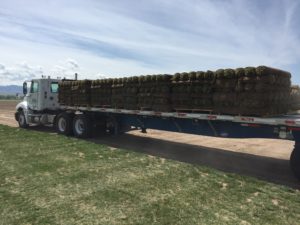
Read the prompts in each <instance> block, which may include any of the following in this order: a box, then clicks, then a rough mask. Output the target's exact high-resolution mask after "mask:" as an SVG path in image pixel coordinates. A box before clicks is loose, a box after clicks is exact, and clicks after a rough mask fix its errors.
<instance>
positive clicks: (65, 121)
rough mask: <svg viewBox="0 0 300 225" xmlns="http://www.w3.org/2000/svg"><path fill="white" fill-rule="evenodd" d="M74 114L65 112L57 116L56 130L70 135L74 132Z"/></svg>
mask: <svg viewBox="0 0 300 225" xmlns="http://www.w3.org/2000/svg"><path fill="white" fill-rule="evenodd" d="M73 117H74V114H72V113H66V112H63V113H61V114H59V115H58V116H57V118H56V123H55V126H56V131H57V133H59V134H64V135H67V136H70V135H72V134H73V130H72V121H73Z"/></svg>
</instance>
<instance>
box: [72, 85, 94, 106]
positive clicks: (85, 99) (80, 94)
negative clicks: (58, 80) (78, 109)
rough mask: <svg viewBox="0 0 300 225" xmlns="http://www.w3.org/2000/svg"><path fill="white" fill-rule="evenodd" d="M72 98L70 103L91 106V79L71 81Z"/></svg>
mask: <svg viewBox="0 0 300 225" xmlns="http://www.w3.org/2000/svg"><path fill="white" fill-rule="evenodd" d="M71 99H72V102H71V104H70V105H74V106H90V105H91V81H90V80H77V81H72V82H71Z"/></svg>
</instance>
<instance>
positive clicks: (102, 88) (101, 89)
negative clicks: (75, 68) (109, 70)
mask: <svg viewBox="0 0 300 225" xmlns="http://www.w3.org/2000/svg"><path fill="white" fill-rule="evenodd" d="M112 83H113V79H101V80H93V81H92V83H91V106H93V107H103V108H109V107H111V92H112Z"/></svg>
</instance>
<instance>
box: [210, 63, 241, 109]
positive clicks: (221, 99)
mask: <svg viewBox="0 0 300 225" xmlns="http://www.w3.org/2000/svg"><path fill="white" fill-rule="evenodd" d="M237 81H238V79H237V76H236V73H235V70H233V69H225V70H224V69H219V70H217V71H215V72H214V84H213V87H212V92H213V112H215V113H224V114H239V107H238V106H239V102H238V101H237V95H238V93H237V92H236V85H237Z"/></svg>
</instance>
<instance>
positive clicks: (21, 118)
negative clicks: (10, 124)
mask: <svg viewBox="0 0 300 225" xmlns="http://www.w3.org/2000/svg"><path fill="white" fill-rule="evenodd" d="M17 118H18V124H19V127H21V128H27V127H28V126H29V125H28V123H27V122H26V117H25V114H24V112H23V110H20V111H19V112H18V115H17Z"/></svg>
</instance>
